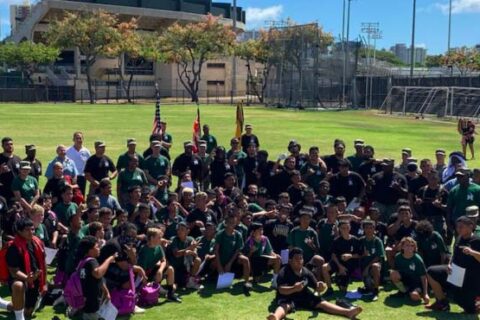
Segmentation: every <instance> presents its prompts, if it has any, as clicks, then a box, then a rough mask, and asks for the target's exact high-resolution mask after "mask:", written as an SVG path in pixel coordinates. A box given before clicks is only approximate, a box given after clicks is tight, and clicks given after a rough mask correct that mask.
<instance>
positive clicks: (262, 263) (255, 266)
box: [250, 257, 270, 277]
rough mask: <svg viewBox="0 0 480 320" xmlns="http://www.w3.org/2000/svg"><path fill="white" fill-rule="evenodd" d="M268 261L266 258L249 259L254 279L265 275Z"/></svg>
mask: <svg viewBox="0 0 480 320" xmlns="http://www.w3.org/2000/svg"><path fill="white" fill-rule="evenodd" d="M269 261H270V259H268V258H266V257H252V258H251V259H250V263H251V268H252V275H253V276H254V277H260V276H261V275H263V274H264V273H267V272H268V262H269Z"/></svg>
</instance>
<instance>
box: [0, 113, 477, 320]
mask: <svg viewBox="0 0 480 320" xmlns="http://www.w3.org/2000/svg"><path fill="white" fill-rule="evenodd" d="M161 112H162V119H165V120H167V121H168V129H167V131H168V132H170V133H171V134H172V135H173V139H174V146H173V149H172V155H173V156H174V157H175V156H176V155H178V154H179V153H180V152H182V150H183V147H182V142H183V141H184V140H188V139H191V136H192V123H193V120H194V117H195V113H196V109H195V107H192V106H163V107H162V111H161ZM153 113H154V106H153V104H149V105H134V106H130V105H108V106H104V105H94V106H90V105H79V104H34V105H32V104H0V136H2V137H3V136H7V135H8V136H11V137H12V138H13V139H14V143H15V146H16V153H17V154H18V155H20V156H21V157H23V156H24V147H23V146H24V145H25V144H32V143H33V144H36V145H37V150H38V151H37V154H38V157H39V159H40V160H41V161H42V163H43V165H44V168H46V166H47V164H48V162H49V161H51V159H53V157H54V156H55V147H56V145H57V144H66V145H70V144H71V138H72V136H71V135H72V133H73V132H74V131H76V130H81V131H83V132H84V133H85V139H86V146H87V147H88V148H89V149H90V150H93V149H94V148H93V142H94V140H96V139H103V140H105V141H106V143H107V154H108V155H110V157H111V158H112V159H113V160H114V161H116V159H117V157H118V155H119V154H120V153H122V152H124V150H125V149H126V146H125V145H126V139H127V138H129V137H135V138H137V141H138V142H139V146H138V148H139V150H141V151H143V150H144V149H145V148H146V147H147V145H148V136H149V135H150V132H151V127H152V119H153ZM201 117H202V119H201V120H202V123H208V124H209V125H210V128H211V132H212V134H213V135H215V136H216V137H217V140H218V142H219V144H221V145H224V146H227V147H228V144H229V140H230V138H231V137H232V136H233V134H234V129H235V108H234V107H231V106H201ZM245 119H246V123H251V124H252V125H253V126H254V133H255V134H256V135H257V136H258V137H259V139H260V144H261V149H266V150H268V151H269V153H270V156H271V158H276V156H277V155H278V154H279V153H281V152H284V151H285V150H286V146H287V144H288V141H289V140H290V139H296V140H297V141H299V142H300V143H301V144H302V146H303V150H304V151H307V150H308V147H309V146H311V145H318V146H319V147H320V152H321V154H329V153H332V151H333V146H332V145H333V140H334V139H335V138H341V139H343V140H344V141H345V142H346V144H347V155H350V154H351V153H353V151H354V150H353V146H352V145H353V140H354V139H356V138H363V139H364V140H366V142H367V143H368V144H371V145H373V146H375V148H376V157H378V158H383V157H391V158H395V159H396V160H397V161H398V160H399V158H400V151H401V149H402V148H403V147H410V148H412V149H413V155H414V157H416V158H418V159H422V158H430V159H434V151H435V149H436V148H445V149H446V150H447V152H450V151H454V150H458V149H459V140H460V137H459V135H458V134H457V132H456V123H453V122H436V121H428V120H415V119H407V118H396V117H387V116H383V115H377V114H376V113H374V112H363V111H344V112H312V111H302V112H298V111H292V110H278V109H265V108H261V107H245ZM478 164H479V162H478V161H471V162H469V166H470V167H475V166H476V165H478ZM44 184H45V179H42V180H41V185H44ZM0 267H2V268H3V267H4V266H0ZM355 287H357V285H356V284H354V285H353V286H352V288H355ZM393 292H395V291H393ZM180 293H181V294H182V298H183V301H184V302H183V303H182V304H181V305H178V304H173V303H165V304H162V303H161V304H162V305H161V306H158V307H155V308H153V309H150V310H148V311H147V313H146V314H144V315H139V316H134V317H133V318H134V319H145V320H153V319H162V320H167V319H212V320H215V319H245V320H247V319H248V320H250V319H264V318H265V316H266V315H267V313H268V307H269V306H270V304H271V302H272V300H273V297H274V293H273V292H272V291H271V290H270V289H268V282H265V283H262V284H261V285H260V286H257V287H255V290H254V291H253V292H252V295H251V296H250V297H245V296H244V295H243V294H242V291H241V288H240V287H239V286H235V287H234V288H233V289H232V290H229V291H221V292H214V291H213V290H212V286H211V285H207V288H206V290H205V292H204V293H202V294H200V295H199V294H198V293H183V292H180ZM389 294H390V293H389V292H382V294H381V296H380V299H379V301H377V302H375V303H371V302H365V301H359V302H358V304H359V305H361V306H363V308H364V313H363V314H362V315H361V317H360V319H371V320H373V319H405V320H407V319H412V318H416V317H419V318H424V319H427V318H435V319H477V317H468V316H464V315H461V313H460V310H459V309H458V308H457V307H454V308H453V310H452V313H444V314H439V313H430V312H425V311H424V309H423V307H422V306H419V305H410V304H408V303H406V301H404V300H401V299H389V298H388V295H389ZM0 295H1V296H6V295H7V290H6V288H2V289H1V290H0ZM160 301H163V299H161V300H160ZM405 303H406V304H405ZM54 314H55V313H54V312H53V310H52V309H51V308H46V309H45V310H43V311H42V312H41V313H38V315H37V319H51V318H52V316H53V315H54ZM317 315H318V317H321V318H324V319H334V318H335V319H336V317H331V316H330V317H329V316H327V315H325V314H317V313H312V312H306V311H301V312H297V313H295V314H292V315H290V317H289V318H290V319H310V318H315V317H317ZM58 316H59V317H60V318H61V319H63V318H64V316H63V315H61V314H58ZM6 318H8V316H7V314H6V313H0V319H6ZM9 319H13V317H11V318H9Z"/></svg>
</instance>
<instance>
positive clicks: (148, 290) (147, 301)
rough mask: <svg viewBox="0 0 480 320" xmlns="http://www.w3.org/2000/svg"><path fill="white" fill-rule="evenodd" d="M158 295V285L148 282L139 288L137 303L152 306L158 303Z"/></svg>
mask: <svg viewBox="0 0 480 320" xmlns="http://www.w3.org/2000/svg"><path fill="white" fill-rule="evenodd" d="M159 296H160V285H159V284H158V283H149V284H147V285H146V286H143V287H142V289H141V290H140V297H139V299H138V304H139V305H140V306H142V307H148V306H154V305H156V304H157V303H158V298H159Z"/></svg>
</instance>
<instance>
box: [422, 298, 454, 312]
mask: <svg viewBox="0 0 480 320" xmlns="http://www.w3.org/2000/svg"><path fill="white" fill-rule="evenodd" d="M425 308H427V309H430V310H433V311H450V303H448V301H447V300H443V301H440V300H437V301H435V302H434V303H432V304H431V305H429V306H425Z"/></svg>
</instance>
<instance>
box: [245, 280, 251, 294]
mask: <svg viewBox="0 0 480 320" xmlns="http://www.w3.org/2000/svg"><path fill="white" fill-rule="evenodd" d="M250 290H252V283H251V282H250V281H247V282H245V283H244V284H243V293H244V294H245V295H246V296H249V295H250Z"/></svg>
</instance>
